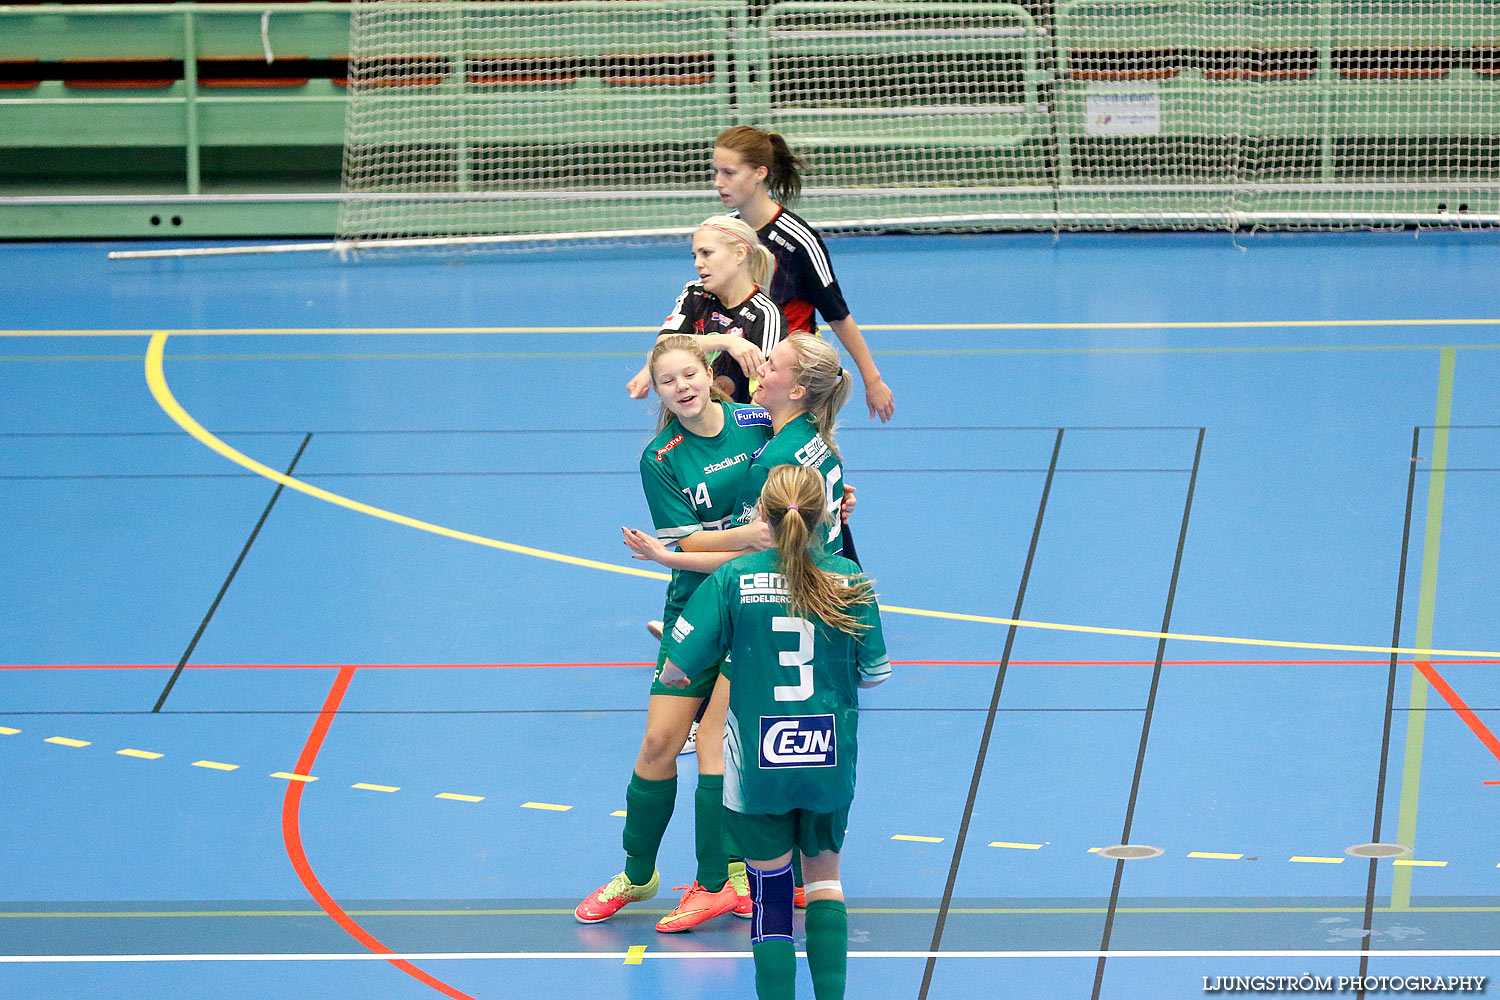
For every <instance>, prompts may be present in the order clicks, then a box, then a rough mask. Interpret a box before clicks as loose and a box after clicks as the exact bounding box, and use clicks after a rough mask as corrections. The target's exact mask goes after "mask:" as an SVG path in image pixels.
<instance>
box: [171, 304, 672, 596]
mask: <svg viewBox="0 0 1500 1000" xmlns="http://www.w3.org/2000/svg"><path fill="white" fill-rule="evenodd" d="M166 343H167V334H165V333H156V334H154V335H153V336H152V337H151V343H150V345H149V346H148V347H147V348H146V383H147V384H148V385H149V386H150V387H151V395H152V396H154V397H155V398H156V402H157V405H159V406H160V407H161V408H162V409H163V410H164V411H166V414H167V416H169V417H171V418H172V419H173V421H175V422H176V423H177V425H178V426H179V427H181V428H182V429H183V430H185V431H187V432H188V433H189V434H191V435H192V436H193V437H194V438H196V439H197V440H198V441H199V442H200V443H202V444H204V445H206V446H207V447H208V448H209V449H211V450H212V451H216V452H218V453H219V454H220V455H222V456H224V457H225V458H227V459H229V460H230V461H231V462H233V463H235V464H236V465H238V466H241V467H243V468H246V469H249V470H250V471H251V472H254V473H255V474H256V475H259V476H264V477H265V478H267V479H269V480H271V481H272V482H274V483H280V484H281V485H282V486H285V487H287V488H288V489H293V490H297V491H298V492H299V493H305V494H307V495H308V496H310V497H313V498H314V499H317V500H323V501H325V502H327V503H331V504H335V505H337V506H339V507H345V508H347V509H349V510H352V511H356V512H357V513H360V514H368V515H370V516H371V517H377V518H380V519H381V520H383V521H390V522H392V523H395V524H400V525H404V526H406V527H408V528H416V529H417V530H419V531H429V532H432V533H433V534H435V535H442V536H443V537H445V538H452V539H455V540H456V541H460V542H472V543H473V544H475V545H483V546H486V547H488V548H492V549H501V550H503V551H506V552H514V553H516V554H517V555H523V556H532V557H534V558H537V559H550V560H552V561H554V562H561V563H568V564H570V565H573V566H582V567H584V568H586V569H598V570H604V571H605V572H609V573H624V574H626V575H627V576H643V577H646V578H647V579H651V580H670V579H671V576H670V575H669V574H667V573H655V572H652V571H650V570H644V569H636V568H635V567H633V566H616V565H614V564H613V563H605V562H598V561H596V560H593V559H580V558H579V557H577V556H568V555H563V554H561V553H558V552H548V551H546V550H544V549H534V548H531V547H529V546H525V545H513V544H511V543H510V542H501V541H497V540H496V539H493V538H486V537H484V536H483V535H475V534H471V533H470V532H467V531H455V530H454V529H453V528H445V527H443V526H442V525H440V524H433V523H431V522H430V521H421V520H418V519H417V518H414V517H407V516H406V515H404V514H397V513H394V512H393V511H388V510H382V509H381V508H379V507H372V506H371V505H370V504H367V503H360V502H359V501H358V500H351V499H349V498H348V497H345V496H340V495H339V494H337V493H330V492H329V491H328V490H325V489H322V488H320V487H317V486H313V485H312V484H310V483H305V482H303V481H302V480H300V479H296V478H294V477H292V476H288V475H286V474H285V473H283V472H278V471H277V470H275V469H273V468H271V467H270V466H267V465H262V464H261V463H260V462H257V461H256V460H255V459H253V458H251V457H250V456H248V455H246V454H244V453H243V452H240V451H236V450H235V449H234V448H231V447H230V446H229V445H227V444H225V443H224V442H223V441H221V440H219V439H218V438H217V437H215V436H214V435H213V434H211V433H209V431H208V430H206V429H205V428H204V427H203V425H202V424H200V423H198V421H197V420H194V419H193V417H192V415H191V414H189V413H188V412H187V410H185V409H183V408H182V404H180V403H178V402H177V398H176V397H175V396H173V395H172V390H171V388H170V387H169V386H168V385H167V379H166V373H165V371H164V369H163V368H162V355H163V353H164V351H165V349H166Z"/></svg>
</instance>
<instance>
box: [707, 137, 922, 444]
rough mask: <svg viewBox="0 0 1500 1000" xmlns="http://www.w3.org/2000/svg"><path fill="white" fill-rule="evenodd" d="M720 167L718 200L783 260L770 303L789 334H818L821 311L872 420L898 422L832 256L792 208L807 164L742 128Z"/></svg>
mask: <svg viewBox="0 0 1500 1000" xmlns="http://www.w3.org/2000/svg"><path fill="white" fill-rule="evenodd" d="M713 164H714V173H713V176H714V190H715V191H717V192H718V193H719V199H720V200H721V201H722V202H723V203H724V204H725V205H726V206H727V207H729V208H731V209H734V210H735V212H737V213H738V214H739V217H740V218H742V219H744V220H745V221H746V222H747V223H749V224H750V227H751V228H752V229H754V230H755V231H756V235H757V236H759V237H760V242H761V244H762V245H764V246H765V247H766V248H767V249H768V250H770V251H771V253H772V254H774V255H775V256H776V275H775V277H774V278H773V280H772V283H771V298H773V299H774V300H775V301H776V304H777V305H779V306H781V309H782V312H784V313H786V319H787V329H788V331H789V332H791V333H816V332H817V324H816V323H815V322H814V320H813V312H814V311H815V310H816V311H817V312H818V314H820V315H821V316H822V317H823V318H824V319H825V320H827V321H828V325H829V326H831V327H833V332H834V333H836V334H838V338H839V340H840V342H842V343H843V345H844V350H845V351H847V352H848V354H849V357H850V358H851V359H852V360H853V361H854V363H855V365H856V366H857V367H858V368H859V375H860V378H861V379H862V380H863V381H864V384H865V405H866V406H868V407H869V410H870V416H871V418H874V417H876V416H879V417H880V419H881V420H882V421H886V420H889V419H891V414H892V413H894V412H895V410H896V400H895V397H893V396H892V395H891V390H890V387H889V386H887V385H886V384H885V381H884V380H883V379H882V378H881V377H880V369H879V368H877V367H875V359H874V358H872V357H871V356H870V348H869V346H868V345H867V344H866V343H865V338H864V334H862V333H860V332H859V325H858V324H857V323H855V322H854V317H853V316H851V315H850V314H849V307H848V305H846V304H845V302H844V294H843V292H841V291H840V290H839V282H838V278H837V277H835V276H834V273H833V264H832V263H831V262H830V261H829V259H828V248H827V247H826V246H824V245H823V239H822V237H820V236H819V235H818V232H817V230H816V229H814V228H813V227H812V226H811V225H809V224H808V222H807V220H806V219H803V218H802V217H801V216H799V215H797V214H796V213H795V212H792V211H790V210H788V209H787V208H786V207H785V203H786V202H788V201H792V200H794V199H795V198H796V197H797V194H798V192H800V191H801V189H802V175H801V168H802V161H801V160H800V159H798V158H797V156H796V155H795V154H794V153H793V152H792V150H791V148H790V147H788V146H787V144H786V140H785V139H783V138H782V137H781V136H779V135H777V134H776V133H775V132H763V131H761V130H760V129H758V128H751V127H750V126H748V125H737V126H735V127H734V128H731V129H727V130H726V131H724V132H722V133H720V134H719V137H718V138H717V139H715V140H714V159H713ZM769 352H770V349H769V348H767V353H769Z"/></svg>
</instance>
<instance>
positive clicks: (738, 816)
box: [724, 807, 849, 861]
mask: <svg viewBox="0 0 1500 1000" xmlns="http://www.w3.org/2000/svg"><path fill="white" fill-rule="evenodd" d="M848 825H849V810H848V808H847V807H846V808H844V809H837V810H835V811H833V812H829V813H815V812H808V811H807V810H806V809H793V810H792V811H791V812H789V813H782V814H781V815H779V816H765V815H750V814H748V813H738V812H735V811H734V810H733V809H725V810H724V838H725V840H726V841H727V842H728V844H729V847H730V848H731V849H732V850H733V851H734V853H735V854H738V855H739V856H740V857H742V858H749V859H751V860H752V861H771V860H773V859H775V858H779V857H781V856H782V855H783V854H785V853H786V852H787V851H790V850H792V849H793V848H796V849H797V851H798V852H799V853H800V854H802V856H803V857H807V856H810V855H814V854H822V853H823V852H824V851H832V852H834V853H835V854H838V853H839V852H840V851H842V850H843V849H844V829H845V828H846V827H847V826H848Z"/></svg>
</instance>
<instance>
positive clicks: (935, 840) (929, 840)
mask: <svg viewBox="0 0 1500 1000" xmlns="http://www.w3.org/2000/svg"><path fill="white" fill-rule="evenodd" d="M891 839H892V840H909V841H911V842H913V843H916V844H941V843H942V842H943V838H942V837H914V836H912V835H911V834H909V833H898V834H894V835H893V836H892V837H891Z"/></svg>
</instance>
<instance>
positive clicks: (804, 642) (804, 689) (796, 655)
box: [771, 617, 813, 701]
mask: <svg viewBox="0 0 1500 1000" xmlns="http://www.w3.org/2000/svg"><path fill="white" fill-rule="evenodd" d="M771 631H773V632H790V633H792V634H793V635H795V636H796V637H797V648H796V649H792V650H783V651H782V653H781V665H782V666H783V667H796V668H797V683H796V684H786V685H781V684H778V685H777V686H776V687H774V688H772V690H771V694H772V696H773V697H774V698H775V699H776V700H777V701H806V700H807V699H809V698H811V697H812V693H813V668H812V658H813V627H812V622H810V621H808V620H807V619H806V618H783V617H777V618H772V619H771Z"/></svg>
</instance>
